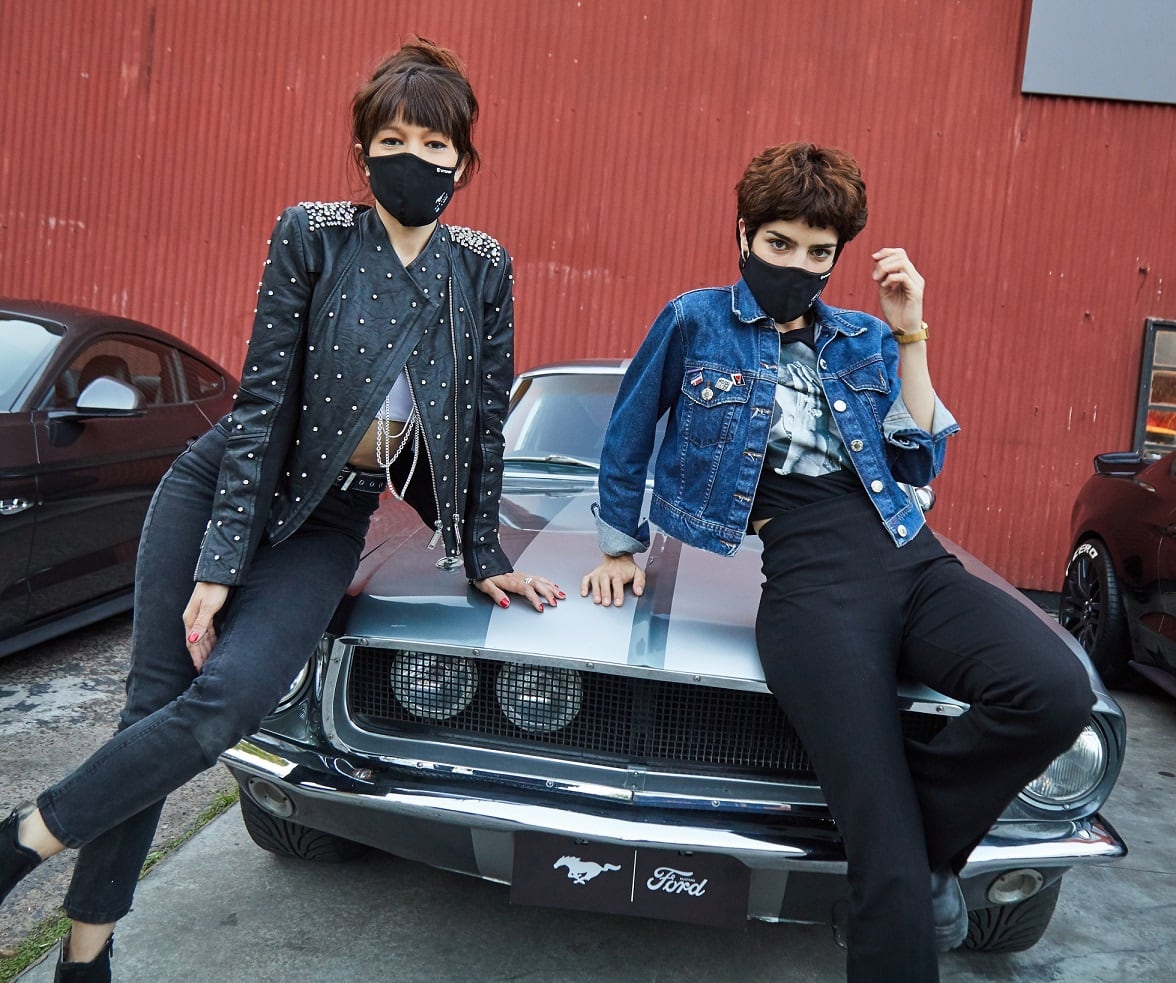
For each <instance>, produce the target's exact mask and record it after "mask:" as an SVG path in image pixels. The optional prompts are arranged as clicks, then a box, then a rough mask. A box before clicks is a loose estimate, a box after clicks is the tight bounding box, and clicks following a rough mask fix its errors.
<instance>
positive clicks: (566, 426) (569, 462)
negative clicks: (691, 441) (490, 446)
mask: <svg viewBox="0 0 1176 983" xmlns="http://www.w3.org/2000/svg"><path fill="white" fill-rule="evenodd" d="M620 382H621V377H620V376H619V375H617V374H614V373H600V374H588V373H580V374H572V373H569V374H567V375H538V376H531V377H524V378H523V379H522V380H520V382H519V385H518V388H517V389H516V390H515V392H514V395H513V397H512V399H511V408H510V413H509V415H508V416H507V418H506V425H505V427H504V428H503V436H504V437H505V438H506V451H505V459H506V461H507V462H509V463H513V464H523V463H534V464H540V465H542V464H550V465H555V466H561V465H563V466H567V467H580V468H584V469H591V470H595V469H596V468H597V466H598V465H599V464H600V451H601V448H602V446H603V444H604V430H605V427H607V426H608V419H609V416H610V415H611V414H612V407H613V401H614V400H615V399H616V395H617V387H618V386H619V385H620ZM664 429H665V419H664V417H663V419H662V420H661V421H659V423H658V429H657V437H656V439H655V442H654V450H653V453H652V454H651V455H650V460H649V473H650V474H651V475H652V473H653V470H652V469H653V462H654V460H656V458H657V449H658V447H660V446H661V438H662V432H663V431H664Z"/></svg>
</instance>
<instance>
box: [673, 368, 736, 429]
mask: <svg viewBox="0 0 1176 983" xmlns="http://www.w3.org/2000/svg"><path fill="white" fill-rule="evenodd" d="M750 395H751V383H750V381H749V380H748V379H745V378H744V376H743V374H742V373H741V372H740V371H739V370H738V369H728V368H719V367H717V366H715V365H713V364H708V365H699V364H691V363H689V362H688V363H687V364H686V371H685V372H684V373H683V376H682V400H681V403H680V407H681V421H680V424H679V426H680V428H681V432H682V435H683V437H685V439H686V440H688V441H689V442H690V443H691V444H693V445H694V446H695V447H713V446H714V445H715V444H719V443H722V442H724V441H725V440H727V439H728V437H729V435H730V430H731V426H732V423H733V421H734V419H735V414H736V411H737V410H738V409H739V407H741V406H742V405H743V404H744V403H746V402H747V400H748V398H749V396H750Z"/></svg>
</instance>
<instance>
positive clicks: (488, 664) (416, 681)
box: [347, 647, 947, 780]
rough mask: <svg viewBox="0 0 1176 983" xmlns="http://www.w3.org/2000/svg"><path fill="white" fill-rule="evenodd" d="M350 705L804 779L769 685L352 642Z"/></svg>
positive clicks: (467, 730) (474, 732)
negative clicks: (745, 686)
mask: <svg viewBox="0 0 1176 983" xmlns="http://www.w3.org/2000/svg"><path fill="white" fill-rule="evenodd" d="M394 679H395V688H394V685H393V680H394ZM398 694H399V697H400V698H398ZM347 705H348V711H349V713H350V716H351V718H352V719H353V720H354V721H355V722H356V724H358V725H359V726H360V727H361V728H363V729H364V730H368V731H372V732H375V733H379V734H390V735H395V736H400V737H410V738H418V739H420V738H425V739H430V740H441V741H444V740H446V739H447V737H448V739H454V740H458V739H460V740H461V741H462V742H464V743H470V744H481V745H482V746H485V747H492V748H506V749H511V748H514V749H516V750H520V751H525V750H526V748H527V747H533V748H536V749H537V748H543V749H545V753H550V752H551V750H552V749H564V750H565V752H566V753H567V756H568V757H577V758H587V759H590V760H596V761H600V762H602V763H609V764H629V763H631V764H641V765H656V766H658V767H661V768H666V769H671V770H673V769H677V770H690V771H694V772H699V771H701V772H703V773H709V774H718V773H730V772H740V773H749V774H754V773H769V774H771V776H772V777H774V778H779V777H782V776H787V777H790V778H809V779H810V780H811V777H812V768H811V765H810V763H809V760H808V755H807V754H806V753H805V751H804V748H803V747H802V746H801V743H800V740H799V739H798V738H797V736H796V733H795V731H793V729H792V727H791V725H790V724H789V723H788V719H787V718H786V717H785V716H784V714H783V712H782V711H781V710H780V708H779V706H778V705H777V703H776V701H775V699H774V698H773V697H772V696H771V695H770V694H767V693H753V692H746V691H743V690H730V689H722V688H719V687H713V686H696V685H690V684H687V683H677V682H670V681H666V680H658V679H638V678H633V677H626V676H614V675H611V674H608V673H599V672H582V671H576V670H567V669H557V670H553V669H546V668H543V667H537V666H529V665H520V664H514V663H502V662H496V661H493V660H489V659H464V658H457V657H453V656H435V655H430V654H427V653H401V652H399V651H398V650H395V649H380V648H367V647H360V648H357V649H356V650H355V654H354V658H353V661H352V664H351V673H350V676H349V678H348V681H347ZM902 718H903V730H904V733H906V735H907V736H908V737H910V738H913V739H915V740H928V739H929V738H931V737H932V736H934V735H935V734H936V733H938V732H939V730H940V729H942V727H943V726H944V725H945V724H946V723H947V720H946V719H945V718H942V717H938V716H933V715H931V714H925V713H904V714H902ZM520 725H521V726H520ZM699 766H705V767H699Z"/></svg>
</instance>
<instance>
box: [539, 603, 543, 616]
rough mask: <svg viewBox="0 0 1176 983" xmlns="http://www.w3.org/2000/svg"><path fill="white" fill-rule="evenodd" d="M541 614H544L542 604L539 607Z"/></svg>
mask: <svg viewBox="0 0 1176 983" xmlns="http://www.w3.org/2000/svg"><path fill="white" fill-rule="evenodd" d="M539 613H540V614H542V613H543V605H542V604H540V605H539Z"/></svg>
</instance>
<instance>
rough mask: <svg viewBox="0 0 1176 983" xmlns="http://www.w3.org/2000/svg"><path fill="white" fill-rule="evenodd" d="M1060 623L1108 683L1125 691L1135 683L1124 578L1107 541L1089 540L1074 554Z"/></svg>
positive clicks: (1064, 587) (1064, 584)
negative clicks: (1122, 586)
mask: <svg viewBox="0 0 1176 983" xmlns="http://www.w3.org/2000/svg"><path fill="white" fill-rule="evenodd" d="M1058 621H1059V622H1060V623H1061V626H1062V627H1063V628H1065V629H1066V631H1068V632H1069V633H1070V634H1071V635H1073V636H1074V637H1075V638H1076V639H1078V642H1079V644H1081V646H1082V647H1083V648H1084V649H1086V652H1087V654H1088V655H1089V656H1090V661H1091V662H1093V663H1094V667H1095V669H1097V670H1098V674H1099V675H1100V676H1101V677H1102V680H1103V682H1104V683H1106V684H1107V685H1108V686H1119V687H1121V686H1125V685H1127V684H1128V683H1131V682H1132V681H1134V678H1135V673H1134V672H1133V671H1132V669H1131V667H1130V666H1129V665H1128V664H1127V663H1128V661H1129V660H1130V659H1131V640H1130V638H1129V637H1128V632H1127V618H1126V616H1125V614H1124V613H1123V597H1122V594H1121V592H1120V589H1119V578H1118V577H1117V576H1116V575H1115V568H1114V567H1113V566H1112V564H1111V558H1110V554H1109V553H1108V551H1107V547H1106V544H1105V543H1103V541H1102V540H1100V539H1093V538H1092V539H1086V540H1083V541H1082V542H1080V543H1079V544H1078V545H1077V546H1075V547H1074V552H1073V553H1071V554H1070V561H1069V562H1068V563H1067V564H1066V575H1065V578H1064V579H1063V580H1062V590H1061V597H1060V599H1059V602H1058Z"/></svg>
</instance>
